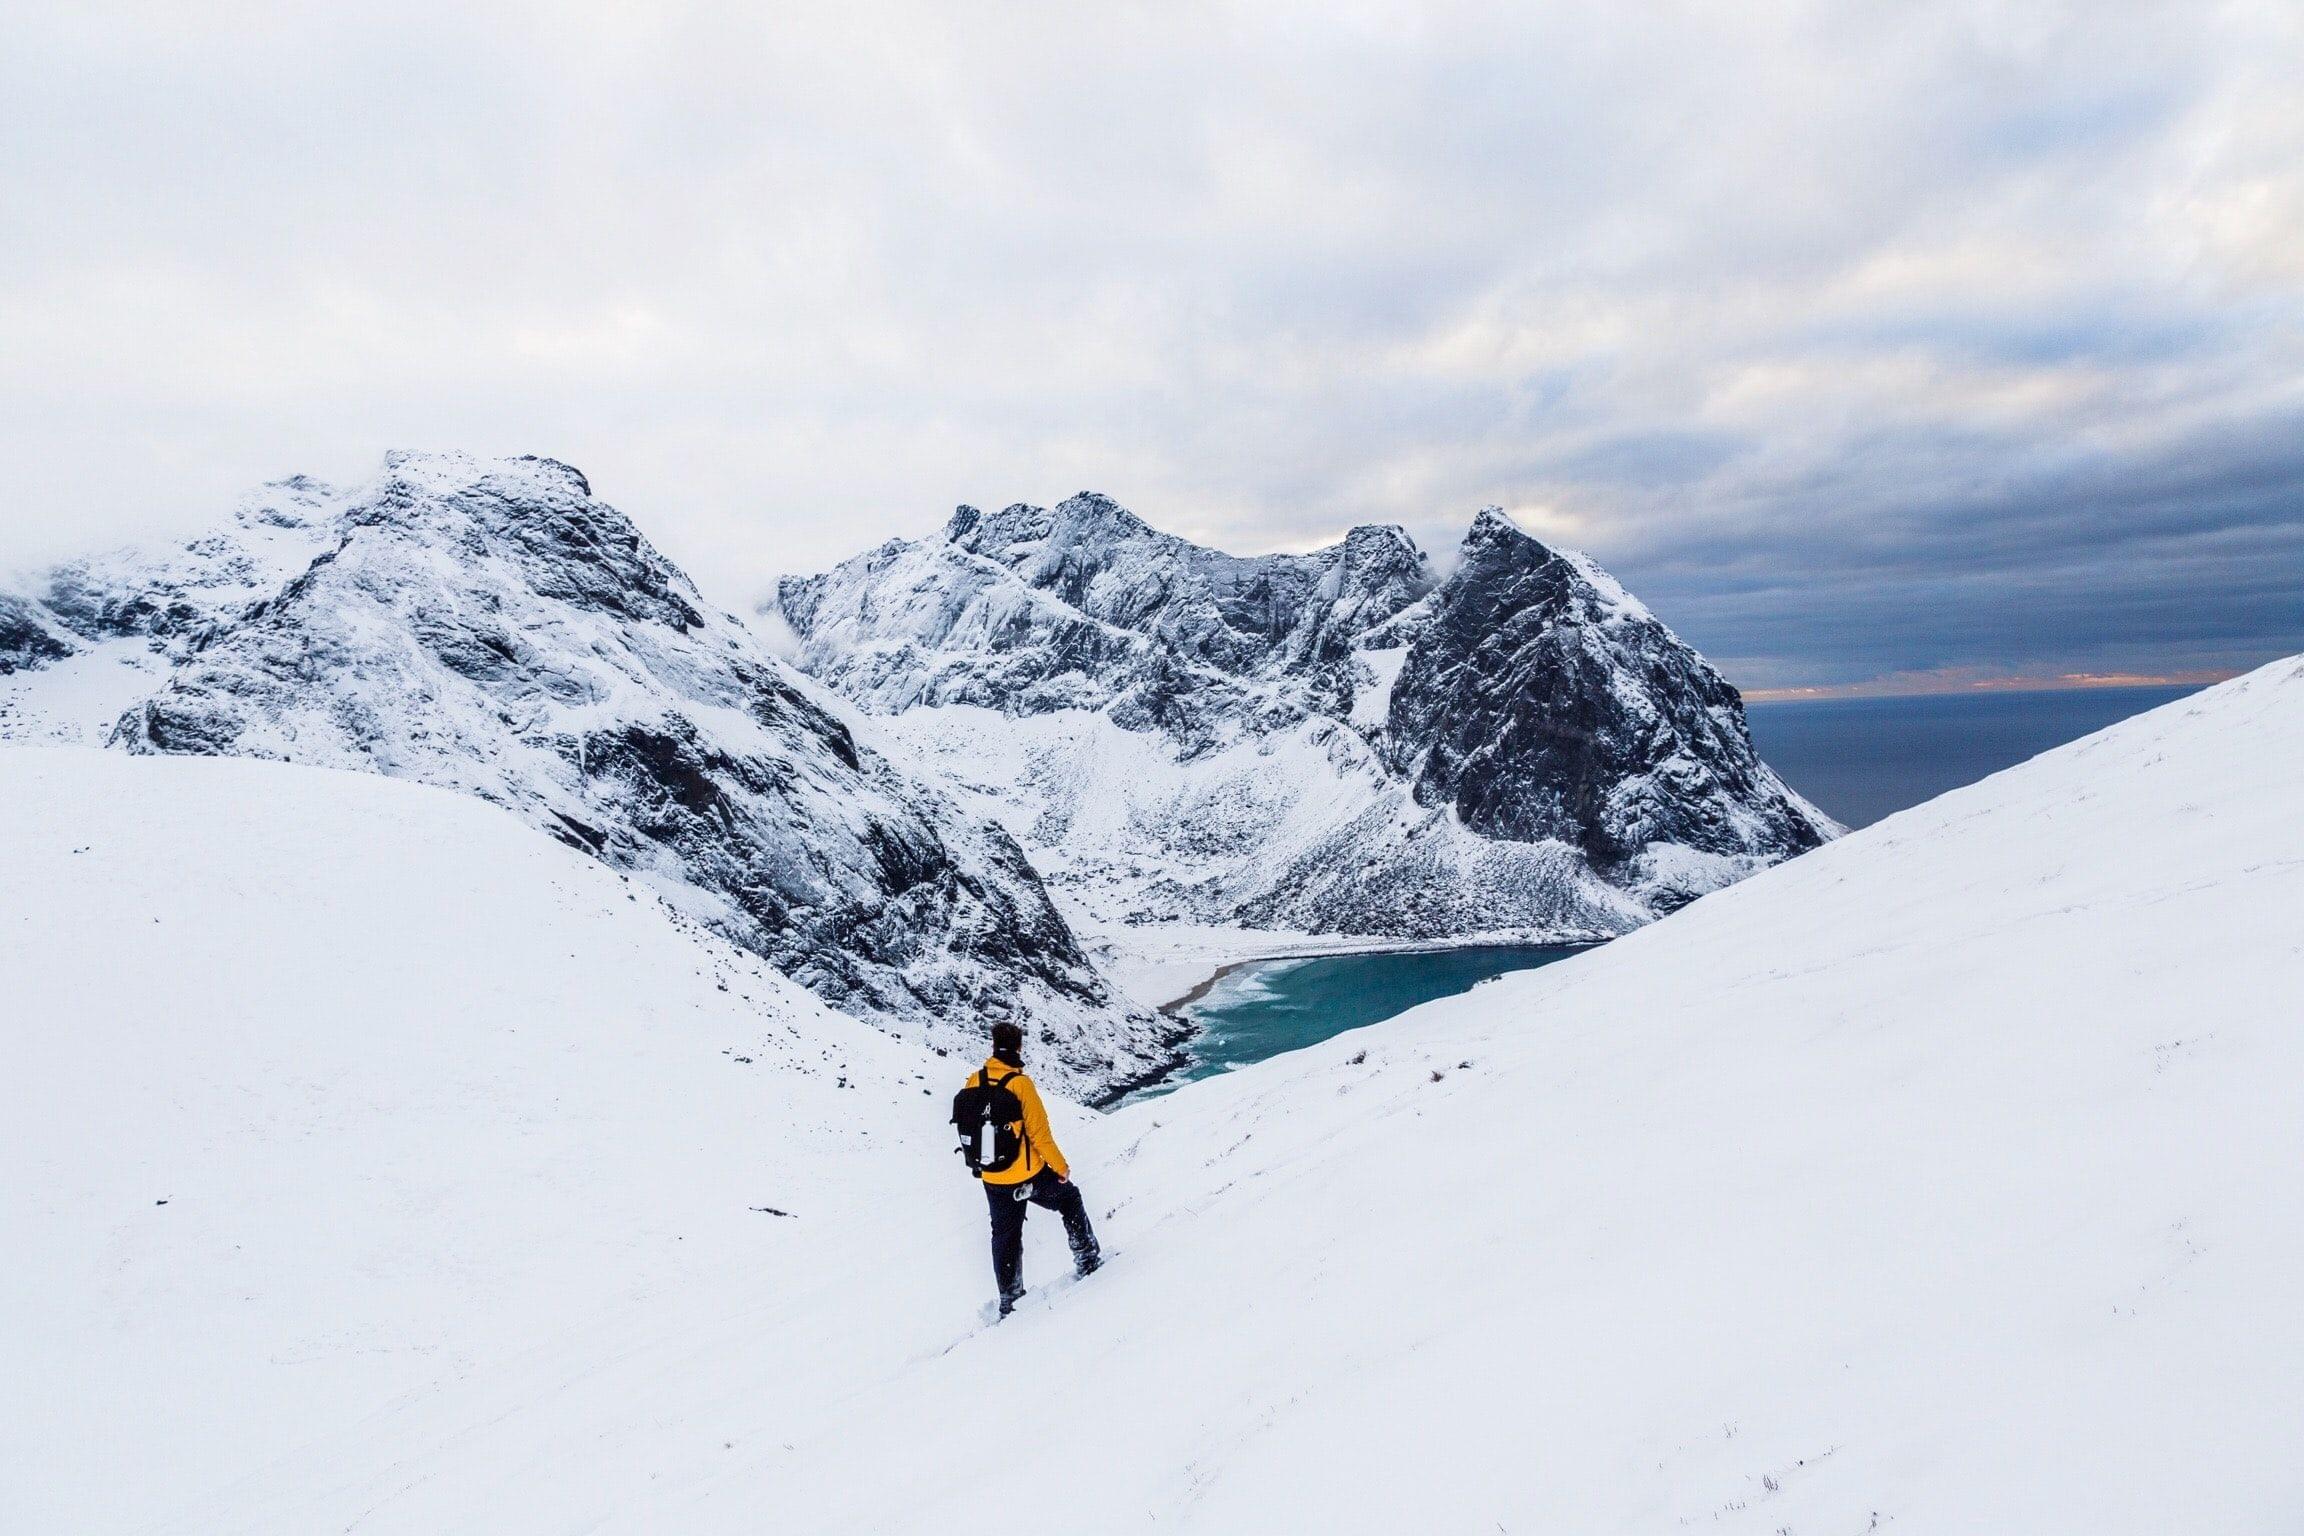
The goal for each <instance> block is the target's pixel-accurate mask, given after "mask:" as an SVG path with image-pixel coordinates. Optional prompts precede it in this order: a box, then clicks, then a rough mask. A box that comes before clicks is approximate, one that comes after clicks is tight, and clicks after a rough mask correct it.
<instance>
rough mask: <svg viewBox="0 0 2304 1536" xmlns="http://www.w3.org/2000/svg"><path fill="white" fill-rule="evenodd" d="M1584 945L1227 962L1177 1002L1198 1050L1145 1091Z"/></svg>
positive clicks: (1273, 1052) (1546, 961)
mask: <svg viewBox="0 0 2304 1536" xmlns="http://www.w3.org/2000/svg"><path fill="white" fill-rule="evenodd" d="M1579 952H1580V951H1579V950H1578V949H1574V948H1566V947H1562V946H1558V945H1536V944H1493V945H1482V946H1480V947H1478V948H1474V949H1435V950H1417V951H1413V952H1408V953H1402V952H1400V951H1396V950H1395V951H1387V952H1382V953H1376V954H1365V955H1322V956H1320V957H1318V958H1316V959H1310V960H1256V961H1250V962H1249V963H1248V964H1246V965H1242V966H1240V967H1238V968H1237V969H1235V970H1232V971H1229V972H1227V973H1226V974H1225V975H1224V976H1223V977H1222V978H1221V979H1219V980H1218V981H1217V982H1216V984H1215V985H1214V986H1212V987H1210V988H1209V989H1208V990H1207V992H1205V993H1203V994H1202V995H1201V996H1200V997H1199V998H1197V999H1195V1000H1194V1001H1193V1002H1191V1003H1190V1004H1188V1005H1186V1006H1184V1007H1182V1008H1180V1009H1178V1010H1177V1011H1178V1012H1180V1013H1182V1014H1184V1015H1185V1016H1186V1017H1188V1018H1190V1019H1191V1020H1192V1021H1193V1022H1194V1023H1196V1024H1198V1025H1199V1026H1200V1031H1201V1032H1200V1035H1199V1037H1198V1038H1197V1039H1195V1040H1194V1041H1193V1042H1192V1054H1193V1060H1192V1062H1191V1064H1190V1065H1189V1066H1187V1067H1185V1068H1184V1070H1183V1071H1181V1072H1179V1073H1177V1074H1176V1076H1174V1077H1172V1078H1170V1079H1169V1080H1168V1081H1167V1082H1165V1083H1162V1084H1160V1085H1159V1086H1158V1087H1156V1088H1149V1089H1146V1090H1145V1091H1144V1092H1143V1093H1142V1094H1139V1095H1137V1097H1140V1098H1149V1097H1153V1096H1156V1095H1158V1094H1161V1093H1165V1092H1167V1091H1168V1090H1170V1089H1172V1088H1174V1087H1176V1086H1177V1085H1178V1084H1180V1083H1186V1082H1190V1081H1191V1080H1192V1079H1194V1078H1198V1077H1213V1076H1214V1075H1215V1074H1217V1073H1219V1072H1228V1071H1230V1070H1231V1069H1232V1068H1234V1067H1237V1066H1243V1065H1245V1064H1246V1063H1248V1062H1251V1061H1262V1060H1263V1059H1264V1058H1265V1057H1267V1056H1277V1055H1279V1054H1280V1053H1281V1052H1282V1051H1295V1050H1301V1049H1303V1048H1304V1047H1305V1046H1307V1045H1317V1044H1318V1043H1319V1042H1321V1041H1323V1040H1325V1039H1327V1038H1328V1037H1329V1036H1331V1035H1340V1034H1342V1033H1343V1032H1344V1031H1345V1030H1348V1029H1358V1028H1359V1027H1360V1026H1361V1025H1363V1024H1374V1023H1377V1022H1379V1021H1381V1020H1384V1019H1389V1018H1391V1017H1392V1016H1393V1015H1394V1014H1398V1013H1405V1012H1407V1011H1408V1010H1409V1009H1411V1008H1413V1007H1415V1006H1416V1005H1417V1004H1419V1003H1428V1002H1430V1001H1432V1000H1433V999H1434V998H1436V997H1453V996H1454V995H1455V994H1457V993H1459V992H1468V991H1470V990H1471V989H1472V988H1473V987H1475V986H1477V985H1478V984H1479V983H1481V982H1483V981H1486V980H1488V979H1489V978H1490V977H1491V976H1501V975H1503V974H1504V973H1505V972H1507V971H1525V970H1529V969H1532V968H1534V967H1536V966H1539V965H1550V964H1551V963H1552V962H1553V961H1555V960H1565V959H1567V958H1568V957H1569V956H1570V955H1573V954H1577V953H1579Z"/></svg>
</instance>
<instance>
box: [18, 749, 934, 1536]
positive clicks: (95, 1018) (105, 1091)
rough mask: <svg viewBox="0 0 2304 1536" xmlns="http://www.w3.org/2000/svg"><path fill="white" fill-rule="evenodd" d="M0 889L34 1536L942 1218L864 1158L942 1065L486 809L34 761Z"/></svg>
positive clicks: (733, 1301) (351, 789)
mask: <svg viewBox="0 0 2304 1536" xmlns="http://www.w3.org/2000/svg"><path fill="white" fill-rule="evenodd" d="M0 859H4V861H5V867H6V878H5V879H4V880H0V997H4V998H5V1007H4V1008H0V1031H4V1041H0V1043H4V1047H5V1051H6V1060H7V1063H8V1069H7V1073H6V1076H5V1078H4V1079H0V1165H4V1166H5V1167H6V1168H7V1170H8V1173H7V1177H6V1178H5V1180H0V1253H5V1254H6V1255H7V1259H6V1262H5V1263H4V1264H0V1316H5V1317H6V1318H7V1320H8V1324H7V1330H6V1332H7V1349H6V1368H5V1371H4V1373H0V1448H4V1449H0V1530H4V1531H7V1532H10V1533H12V1536H13V1533H17V1532H21V1533H24V1536H34V1533H64V1532H83V1531H115V1530H133V1529H140V1528H142V1526H143V1525H144V1524H145V1523H146V1522H148V1521H150V1520H151V1519H154V1518H157V1517H160V1516H163V1515H167V1514H169V1513H172V1512H176V1511H180V1510H182V1509H183V1508H184V1507H185V1506H186V1505H187V1504H188V1503H189V1502H190V1501H192V1500H193V1499H195V1498H196V1496H197V1495H198V1494H199V1493H201V1492H202V1491H203V1490H206V1489H209V1488H211V1487H214V1486H217V1485H219V1484H222V1483H226V1482H229V1481H231V1480H232V1479H233V1478H235V1477H238V1476H242V1475H245V1474H246V1473H248V1472H250V1471H253V1470H255V1469H256V1468H259V1467H261V1466H263V1465H264V1464H265V1463H267V1462H270V1461H272V1460H274V1459H275V1458H277V1457H279V1456H282V1455H283V1454H285V1453H287V1452H289V1451H290V1450H292V1449H294V1448H295V1447H296V1446H298V1445H300V1444H303V1443H304V1442H305V1441H307V1440H309V1439H311V1438H313V1437H315V1436H325V1435H327V1434H329V1433H330V1432H332V1431H340V1430H344V1429H347V1428H349V1427H350V1426H352V1425H354V1424H356V1423H357V1422H358V1421H359V1420H360V1419H361V1418H363V1417H364V1416H366V1415H368V1414H371V1413H374V1412H376V1411H377V1410H379V1409H381V1408H383V1407H385V1406H386V1405H387V1404H390V1403H393V1402H394V1401H396V1400H397V1401H399V1402H400V1403H401V1404H402V1408H403V1411H404V1412H414V1411H419V1410H420V1409H421V1407H422V1405H423V1404H425V1403H427V1402H433V1401H437V1400H438V1397H439V1394H441V1393H443V1392H445V1391H448V1390H449V1389H450V1386H451V1384H453V1383H456V1382H458V1381H467V1382H479V1381H488V1382H498V1383H500V1382H502V1381H505V1380H522V1379H525V1378H526V1375H527V1373H531V1372H535V1373H542V1374H543V1375H544V1376H546V1377H549V1378H551V1379H559V1378H560V1377H561V1376H562V1375H572V1374H575V1373H579V1372H581V1371H583V1370H585V1369H587V1367H586V1366H584V1365H582V1364H580V1363H578V1356H579V1355H581V1354H583V1353H585V1352H587V1351H589V1350H592V1349H599V1348H608V1347H612V1346H613V1341H615V1340H618V1339H629V1338H631V1337H632V1336H633V1335H632V1332H631V1330H632V1329H634V1328H635V1327H642V1326H645V1324H646V1322H647V1320H648V1319H649V1318H651V1317H652V1316H654V1315H655V1314H656V1313H657V1312H658V1309H659V1303H660V1299H661V1298H664V1297H668V1296H671V1297H687V1298H689V1299H690V1301H691V1303H693V1302H694V1300H695V1299H696V1298H698V1297H711V1298H713V1300H712V1303H711V1305H712V1307H713V1308H714V1313H715V1316H716V1318H718V1319H719V1320H721V1321H727V1322H729V1323H730V1324H731V1326H737V1327H742V1326H745V1325H744V1324H742V1323H741V1322H738V1321H736V1320H737V1319H739V1318H741V1316H742V1314H743V1312H744V1309H745V1308H747V1307H752V1306H757V1305H758V1304H759V1303H760V1302H761V1301H762V1300H764V1299H767V1298H773V1297H776V1296H779V1295H782V1294H785V1293H787V1292H789V1291H791V1290H793V1289H794V1288H795V1287H799V1286H805V1285H811V1284H815V1283H817V1282H818V1281H819V1280H820V1279H822V1278H823V1277H822V1276H821V1275H820V1273H819V1272H818V1271H817V1270H816V1269H815V1268H814V1265H813V1263H812V1261H811V1259H810V1254H811V1253H812V1252H815V1251H816V1245H817V1244H819V1243H821V1242H822V1241H824V1240H825V1239H824V1238H823V1236H822V1234H823V1233H825V1232H826V1231H828V1230H830V1229H832V1228H836V1227H837V1226H839V1225H840V1224H841V1223H842V1222H844V1221H852V1220H853V1219H855V1214H856V1213H857V1212H863V1211H871V1210H873V1209H875V1208H878V1207H881V1206H884V1205H888V1204H890V1203H891V1202H893V1203H894V1204H896V1205H898V1206H902V1205H903V1204H904V1203H905V1200H906V1197H908V1198H909V1201H910V1202H911V1203H913V1204H917V1203H919V1202H920V1201H922V1200H924V1199H926V1198H927V1197H928V1195H929V1194H930V1193H931V1191H930V1190H929V1189H928V1188H911V1187H907V1186H908V1185H919V1184H921V1183H922V1170H921V1169H920V1167H919V1166H918V1165H919V1163H920V1162H921V1159H920V1158H919V1157H918V1156H917V1155H916V1152H915V1153H911V1154H906V1155H899V1156H888V1157H874V1156H871V1155H865V1154H867V1153H868V1152H869V1149H871V1148H872V1146H873V1140H874V1138H875V1137H877V1138H881V1139H885V1140H888V1141H890V1142H891V1144H893V1141H894V1137H895V1134H896V1132H897V1131H898V1130H902V1131H904V1132H906V1133H910V1132H912V1131H913V1130H915V1129H916V1127H917V1125H918V1122H919V1121H920V1119H921V1118H922V1111H921V1107H922V1106H923V1105H929V1104H931V1103H940V1102H941V1101H942V1096H943V1094H944V1093H945V1091H946V1090H945V1088H944V1086H943V1078H944V1076H946V1075H948V1074H946V1073H945V1072H943V1071H942V1070H941V1068H942V1063H940V1062H938V1061H937V1059H936V1058H935V1057H933V1056H930V1055H928V1054H927V1053H925V1052H914V1051H912V1050H910V1049H907V1048H906V1047H903V1046H901V1045H899V1044H897V1043H896V1042H894V1041H891V1040H889V1039H888V1038H887V1037H885V1036H883V1035H881V1034H879V1033H878V1032H876V1031H874V1030H871V1029H868V1028H866V1027H865V1026H863V1025H862V1024H859V1023H857V1022H855V1021H853V1020H851V1019H848V1018H846V1017H845V1016H843V1015H840V1014H836V1013H833V1012H832V1011H830V1010H829V1009H827V1008H826V1007H825V1006H824V1005H823V1004H821V1003H819V1002H817V1001H816V1000H815V999H814V998H813V997H812V996H811V995H810V994H809V993H807V992H806V991H804V990H802V989H801V988H800V987H798V986H796V985H794V984H793V983H791V982H790V981H788V980H786V979H785V978H784V977H783V976H781V975H779V974H778V973H777V972H775V971H774V970H772V969H770V968H769V967H768V966H767V965H766V964H764V963H763V962H762V961H761V960H759V959H758V958H757V957H756V956H753V955H751V954H749V953H747V952H745V951H742V950H739V949H736V948H734V947H733V946H731V945H728V944H726V943H724V942H722V941H720V940H718V939H716V938H714V937H712V936H710V935H708V934H706V933H704V932H703V931H702V930H701V929H699V928H697V927H696V925H694V924H693V923H689V922H686V921H685V920H684V919H681V918H679V917H677V916H676V915H675V914H674V913H673V911H672V909H670V908H669V907H667V906H665V905H664V904H663V903H662V902H661V901H660V900H659V899H658V898H657V897H656V896H655V895H654V894H653V893H651V892H650V891H649V890H648V889H646V888H645V887H644V886H642V885H640V884H639V883H637V882H633V881H630V880H627V879H625V878H623V877H620V876H618V875H616V874H614V873H612V872H610V871H609V870H608V869H606V868H605V867H603V866H602V865H600V864H598V863H596V862H594V861H592V860H590V859H588V858H585V857H583V856H582V855H580V854H578V853H576V852H574V851H572V850H570V849H568V848H565V847H563V846H561V845H560V844H558V843H556V842H553V841H551V840H550V839H547V838H545V837H544V836H542V835H540V834H538V833H535V832H532V831H530V830H528V829H527V828H525V827H523V826H522V825H520V824H519V823H518V822H516V821H515V820H514V819H513V818H512V817H511V816H509V815H507V814H506V813H505V812H502V811H499V810H496V809H494V808H492V807H490V806H487V805H484V804H482V803H480V802H479V801H477V800H470V799H466V798H464V797H461V796H457V795H452V794H449V793H446V792H444V791H439V790H433V789H425V788H419V787H417V786H413V785H409V784H405V783H398V782H394V781H390V780H386V779H382V778H377V777H372V776H368V775H360V774H352V773H332V772H321V771H317V770H311V769H302V768H290V767H283V766H280V765H276V764H270V763H259V762H250V761H243V760H227V759H204V758H145V757H131V756H128V755H126V754H122V753H109V752H96V751H90V750H79V749H58V750H30V749H15V750H0ZM931 1065H933V1066H935V1067H937V1068H939V1070H938V1071H937V1072H935V1073H934V1074H932V1075H926V1076H924V1074H928V1069H929V1067H930V1066H931ZM930 1084H933V1086H934V1096H933V1097H924V1096H923V1094H924V1089H926V1088H927V1087H928V1086H929V1085H930ZM931 1118H932V1117H931ZM931 1171H932V1172H934V1173H939V1174H941V1173H944V1172H945V1170H943V1169H941V1168H936V1169H933V1170H931ZM755 1206H773V1207H777V1208H778V1209H780V1210H784V1211H788V1212H789V1213H790V1214H789V1215H788V1216H777V1215H772V1214H768V1213H766V1212H760V1211H755V1210H753V1209H752V1208H753V1207H755ZM972 1256H973V1255H971V1257H972ZM959 1267H961V1266H959V1265H958V1263H957V1261H956V1260H955V1261H954V1262H953V1263H952V1264H946V1265H939V1264H936V1263H934V1262H930V1263H929V1264H928V1265H927V1268H928V1269H929V1270H930V1271H932V1272H935V1271H938V1270H942V1271H944V1272H945V1279H946V1281H947V1282H948V1283H950V1284H952V1285H953V1286H954V1288H955V1290H957V1289H958V1288H959V1286H960V1285H961V1284H962V1283H963V1282H962V1280H961V1277H960V1276H959V1275H957V1274H953V1273H951V1272H950V1271H951V1270H953V1269H955V1268H959ZM969 1277H970V1278H973V1271H972V1270H971V1271H970V1273H969ZM720 1309H725V1312H724V1313H723V1312H722V1311H721V1310H720ZM785 1346H786V1347H787V1348H789V1349H791V1350H794V1351H797V1352H798V1353H799V1354H800V1355H802V1356H805V1355H806V1354H807V1353H808V1351H809V1350H810V1349H812V1348H814V1345H813V1344H812V1343H811V1342H810V1341H809V1340H807V1339H805V1338H797V1337H796V1338H792V1339H789V1340H786V1341H785ZM572 1350H573V1351H574V1353H571V1351H572ZM506 1470H508V1469H506ZM238 1523H239V1522H238V1520H237V1519H236V1518H227V1519H223V1520H221V1521H220V1522H219V1523H218V1524H216V1525H214V1526H211V1527H209V1529H211V1530H225V1529H230V1528H232V1527H234V1526H235V1525H237V1524H238ZM291 1523H294V1522H291ZM453 1525H455V1522H449V1524H448V1525H443V1526H442V1527H440V1529H448V1528H451V1526H453ZM306 1528H307V1529H309V1528H310V1527H306ZM464 1528H467V1529H469V1528H472V1527H464Z"/></svg>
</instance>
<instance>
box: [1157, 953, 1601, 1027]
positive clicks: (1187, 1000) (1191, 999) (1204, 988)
mask: <svg viewBox="0 0 2304 1536" xmlns="http://www.w3.org/2000/svg"><path fill="white" fill-rule="evenodd" d="M1612 937H1613V936H1612ZM1607 942H1608V939H1606V938H1588V939H1558V938H1529V937H1525V936H1520V935H1509V934H1483V935H1480V936H1478V937H1475V938H1451V939H1411V940H1408V941H1407V942H1405V943H1402V942H1398V941H1389V942H1388V941H1381V940H1379V941H1372V942H1368V943H1356V942H1354V941H1351V940H1342V941H1340V942H1337V943H1334V944H1321V943H1319V942H1318V941H1317V940H1315V941H1312V942H1311V943H1308V944H1302V945H1295V946H1291V947H1289V948H1286V949H1275V950H1269V951H1260V952H1258V953H1256V954H1252V955H1235V956H1233V957H1232V958H1231V959H1229V960H1224V961H1220V962H1218V963H1217V965H1216V968H1215V969H1214V970H1212V971H1210V972H1209V973H1208V974H1207V975H1206V976H1204V977H1202V978H1201V979H1200V981H1199V982H1197V983H1196V984H1194V986H1193V987H1192V989H1191V990H1190V991H1188V992H1186V993H1185V994H1184V995H1183V996H1181V997H1176V998H1171V999H1170V1000H1169V1001H1167V1002H1165V1003H1160V1004H1157V1005H1155V1006H1156V1008H1157V1011H1159V1012H1161V1013H1165V1014H1169V1015H1171V1016H1180V1015H1181V1010H1183V1009H1185V1008H1189V1007H1190V1006H1191V1005H1192V1004H1194V1003H1196V1002H1198V1001H1200V999H1202V998H1203V997H1206V996H1207V995H1208V994H1209V992H1211V991H1212V990H1214V988H1215V986H1216V984H1217V983H1218V982H1220V981H1222V980H1223V979H1224V978H1225V977H1227V976H1229V975H1231V974H1232V973H1233V972H1234V971H1236V970H1239V969H1240V968H1241V967H1242V966H1244V965H1265V964H1269V963H1270V962H1272V961H1274V960H1326V959H1329V958H1331V957H1334V956H1338V955H1423V954H1435V953H1440V952H1442V951H1446V950H1456V949H1521V948H1527V949H1597V948H1598V947H1599V946H1601V945H1603V944H1605V943H1607Z"/></svg>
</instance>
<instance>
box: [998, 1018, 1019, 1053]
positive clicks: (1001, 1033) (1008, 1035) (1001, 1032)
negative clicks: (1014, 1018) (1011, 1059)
mask: <svg viewBox="0 0 2304 1536" xmlns="http://www.w3.org/2000/svg"><path fill="white" fill-rule="evenodd" d="M992 1054H993V1055H995V1056H1000V1055H1009V1056H1021V1055H1023V1054H1024V1027H1023V1026H1022V1025H1020V1024H1007V1023H1001V1024H995V1025H993V1026H992Z"/></svg>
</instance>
